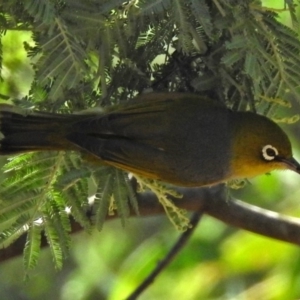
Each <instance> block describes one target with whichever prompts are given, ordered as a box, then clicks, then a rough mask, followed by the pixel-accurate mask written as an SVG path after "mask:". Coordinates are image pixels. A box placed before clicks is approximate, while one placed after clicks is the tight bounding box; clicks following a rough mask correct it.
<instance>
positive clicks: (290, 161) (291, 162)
mask: <svg viewBox="0 0 300 300" xmlns="http://www.w3.org/2000/svg"><path fill="white" fill-rule="evenodd" d="M279 160H280V161H281V162H283V163H284V164H285V165H286V166H287V168H288V169H289V170H292V171H294V172H296V173H298V174H300V164H299V163H298V162H297V161H296V159H295V158H294V157H291V158H284V157H280V159H279Z"/></svg>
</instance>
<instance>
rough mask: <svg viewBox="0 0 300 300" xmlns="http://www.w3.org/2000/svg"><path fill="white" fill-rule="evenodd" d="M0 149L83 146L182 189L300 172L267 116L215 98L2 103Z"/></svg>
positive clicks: (171, 95) (103, 159) (104, 160)
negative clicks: (72, 109)
mask: <svg viewBox="0 0 300 300" xmlns="http://www.w3.org/2000/svg"><path fill="white" fill-rule="evenodd" d="M0 131H1V132H2V134H3V135H4V137H3V139H2V140H0V154H2V155H5V154H15V153H20V152H26V151H48V150H77V151H80V152H82V153H84V154H87V156H88V157H90V159H94V160H95V159H97V160H98V161H99V162H102V163H104V164H108V165H112V166H115V167H117V168H120V169H123V170H127V171H130V172H132V173H136V174H139V175H143V176H145V177H148V178H153V179H159V180H162V181H165V182H169V183H172V184H175V185H178V186H205V185H213V184H217V183H220V182H224V181H228V180H231V179H237V178H246V177H253V176H256V175H259V174H263V173H267V172H270V171H272V170H275V169H280V170H284V169H289V170H293V171H295V172H297V173H299V174H300V164H299V163H298V162H297V161H296V160H295V159H294V158H293V156H292V148H291V143H290V141H289V138H288V137H287V135H286V134H285V133H284V132H283V131H282V129H281V128H280V127H279V126H278V125H276V124H275V123H274V122H273V121H271V120H269V119H268V118H266V117H264V116H261V115H257V114H254V113H251V112H233V111H231V110H229V109H227V108H226V107H225V106H223V105H222V104H220V103H218V102H215V101H213V100H211V99H208V98H205V97H201V96H197V95H191V94H181V93H151V94H144V95H141V96H139V97H137V98H136V99H135V100H132V101H130V102H128V103H126V104H123V105H120V106H116V107H114V108H112V109H110V110H107V111H104V112H100V113H99V112H97V113H89V114H77V115H76V114H72V115H66V114H51V113H45V112H37V111H34V112H29V113H28V112H27V113H24V111H18V110H17V109H16V108H15V107H13V106H8V105H0Z"/></svg>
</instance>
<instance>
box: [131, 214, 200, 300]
mask: <svg viewBox="0 0 300 300" xmlns="http://www.w3.org/2000/svg"><path fill="white" fill-rule="evenodd" d="M201 216H202V212H201V211H198V212H195V213H194V214H193V216H192V218H191V220H190V224H191V227H189V228H188V229H187V230H186V231H185V232H183V233H182V234H181V235H180V237H179V239H178V240H177V242H176V243H175V244H174V246H173V247H172V248H171V249H170V251H169V252H168V253H167V254H166V256H165V258H164V259H163V260H161V261H160V262H159V263H158V264H157V266H156V267H155V269H153V271H152V272H151V273H150V274H149V275H148V276H147V277H146V278H145V279H144V280H143V282H142V283H141V284H140V285H139V286H138V287H137V288H136V289H135V290H134V291H133V293H132V294H130V296H128V297H127V298H126V300H135V299H137V297H138V296H140V295H141V293H142V292H143V291H144V290H146V288H148V287H149V285H150V284H152V282H153V281H154V280H155V278H156V277H157V276H158V275H159V274H160V273H161V272H162V271H163V270H164V269H165V268H166V267H167V266H168V265H169V264H170V263H171V262H172V260H173V259H174V258H175V257H176V255H177V254H178V253H179V252H180V250H181V249H183V247H184V246H185V245H186V243H187V242H188V240H189V238H190V237H191V235H192V233H193V232H194V230H195V228H196V227H197V225H198V223H199V222H200V219H201Z"/></svg>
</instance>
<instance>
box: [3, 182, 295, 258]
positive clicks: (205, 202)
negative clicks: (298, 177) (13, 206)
mask: <svg viewBox="0 0 300 300" xmlns="http://www.w3.org/2000/svg"><path fill="white" fill-rule="evenodd" d="M177 191H178V192H180V193H182V195H183V197H182V198H181V199H173V201H174V203H175V204H176V205H177V206H178V207H181V208H185V209H187V210H189V211H199V210H203V212H205V213H206V214H208V215H210V216H212V217H215V218H216V219H219V220H221V221H223V222H224V223H227V224H229V225H231V226H235V227H238V228H242V229H245V230H248V231H252V232H255V233H258V234H261V235H264V236H268V237H271V238H274V239H277V240H281V241H285V242H289V243H292V244H296V245H300V219H297V218H292V217H287V216H283V215H280V214H278V213H275V212H272V211H269V210H266V209H262V208H259V207H257V206H254V205H250V204H247V203H244V202H242V201H239V200H235V199H231V198H227V194H226V190H225V189H224V187H223V186H222V185H220V186H216V187H214V188H177ZM137 198H138V202H139V211H140V215H141V216H142V217H143V216H150V215H158V214H161V213H164V210H163V207H162V206H161V205H160V204H159V203H158V201H157V199H156V197H155V195H153V194H152V193H142V194H138V195H137ZM132 214H133V215H134V213H132ZM71 225H72V233H73V232H77V231H79V230H81V227H80V225H79V224H78V223H76V222H75V221H74V220H72V221H71ZM25 241H26V236H25V235H24V236H21V237H20V238H19V239H18V240H17V241H16V242H15V243H14V244H12V245H11V246H10V247H8V248H6V249H1V250H0V262H1V261H4V260H7V259H9V258H12V257H15V256H17V255H20V254H22V251H23V248H24V244H25ZM42 246H47V241H46V239H44V238H43V239H42Z"/></svg>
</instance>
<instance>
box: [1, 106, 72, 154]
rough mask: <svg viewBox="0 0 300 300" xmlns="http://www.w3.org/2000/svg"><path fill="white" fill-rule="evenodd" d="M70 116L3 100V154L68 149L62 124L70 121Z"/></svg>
mask: <svg viewBox="0 0 300 300" xmlns="http://www.w3.org/2000/svg"><path fill="white" fill-rule="evenodd" d="M69 117H70V115H69V116H68V115H61V114H51V113H43V112H26V111H24V110H20V109H17V108H16V107H14V106H10V105H6V104H1V105H0V155H6V154H16V153H20V152H27V151H37V150H61V149H66V145H65V144H64V143H65V142H64V138H63V131H64V130H63V128H64V126H65V125H66V124H68V123H70V118H69ZM1 135H2V137H1ZM63 144H64V147H63Z"/></svg>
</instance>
